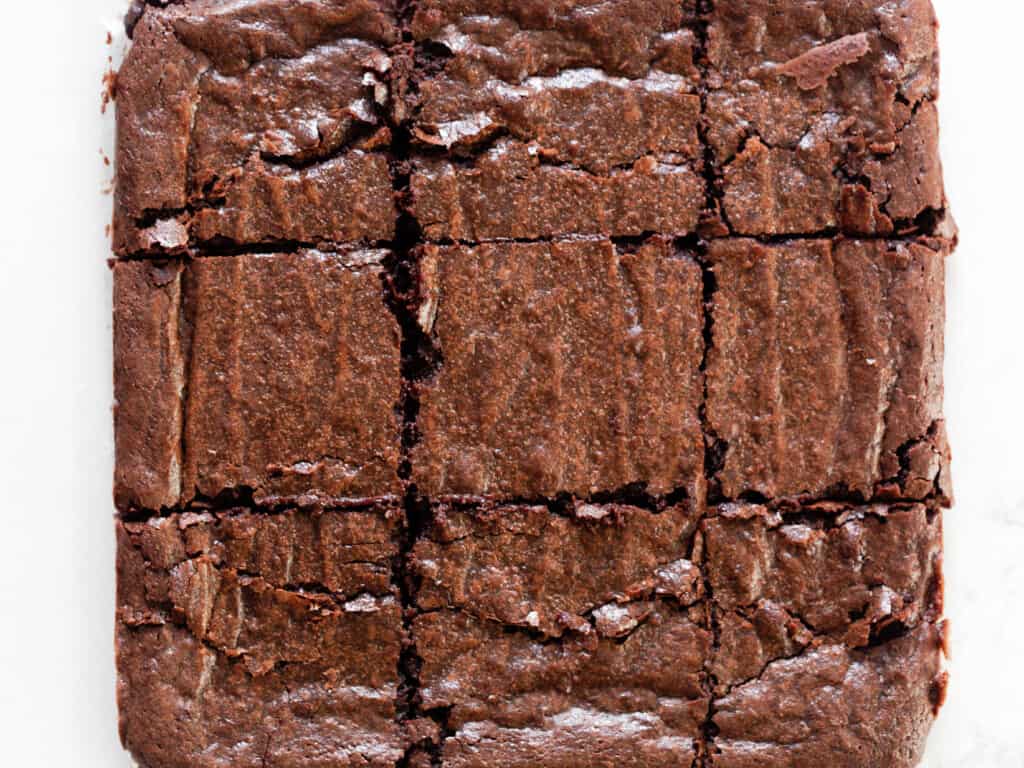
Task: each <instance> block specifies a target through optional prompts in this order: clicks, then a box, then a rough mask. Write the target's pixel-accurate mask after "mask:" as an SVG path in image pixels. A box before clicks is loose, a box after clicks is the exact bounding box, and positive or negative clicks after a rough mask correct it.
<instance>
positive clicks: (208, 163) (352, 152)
mask: <svg viewBox="0 0 1024 768" xmlns="http://www.w3.org/2000/svg"><path fill="white" fill-rule="evenodd" d="M397 39H398V27H397V21H396V19H395V14H394V10H393V9H392V8H391V4H390V3H387V2H377V1H376V0H347V1H346V2H340V3H298V2H295V0H264V2H260V3H256V4H252V3H249V4H242V5H239V4H237V3H227V2H222V1H219V0H218V1H216V2H215V1H213V0H192V1H190V2H184V3H176V4H173V5H168V6H167V7H165V8H149V9H147V11H146V13H145V14H144V15H143V17H142V19H141V21H140V22H139V24H138V26H137V27H136V28H135V31H134V42H133V45H132V47H131V49H130V51H129V52H128V55H127V57H126V60H125V62H124V65H123V66H122V68H121V71H120V73H119V76H118V83H117V103H118V110H117V132H118V154H117V190H116V206H115V211H116V213H115V222H114V223H115V227H114V229H115V232H114V250H115V252H117V253H119V254H125V253H135V252H147V251H148V252H153V251H163V252H176V251H180V250H182V249H184V248H186V247H188V246H189V245H190V244H195V243H197V242H217V243H223V242H227V243H231V244H254V243H264V242H276V241H285V240H287V241H298V242H304V243H307V244H316V243H320V242H347V241H378V240H388V239H391V238H392V237H393V235H394V226H395V219H396V214H395V206H394V202H393V191H392V182H391V178H390V174H389V169H388V161H387V157H386V155H384V154H382V153H378V152H375V151H373V149H374V147H376V146H378V145H379V144H381V143H384V144H386V143H387V141H388V137H387V133H386V131H385V132H384V133H383V134H381V135H380V136H378V137H377V138H376V139H375V138H373V137H374V134H375V133H376V132H377V131H379V130H380V129H382V128H384V119H383V109H384V105H385V104H386V102H387V98H388V85H387V79H388V76H387V72H388V70H389V69H390V67H391V59H390V57H389V55H388V46H389V45H391V44H393V43H395V42H396V41H397Z"/></svg>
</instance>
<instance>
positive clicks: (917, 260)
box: [113, 0, 956, 768]
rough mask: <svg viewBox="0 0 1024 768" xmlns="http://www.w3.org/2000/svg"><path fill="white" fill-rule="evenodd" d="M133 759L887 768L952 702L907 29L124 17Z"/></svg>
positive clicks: (505, 14) (191, 9)
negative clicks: (128, 39)
mask: <svg viewBox="0 0 1024 768" xmlns="http://www.w3.org/2000/svg"><path fill="white" fill-rule="evenodd" d="M129 26H130V34H131V36H132V38H133V41H132V46H131V49H130V51H129V52H128V55H127V58H126V61H125V63H124V66H123V68H122V70H121V72H120V74H119V76H118V80H117V88H116V98H117V104H118V116H117V128H118V151H117V161H116V165H117V186H116V193H115V206H114V227H113V249H114V253H115V255H116V256H117V260H116V261H115V264H114V308H115V317H114V337H115V338H114V342H115V349H114V363H115V395H116V399H117V403H116V410H115V426H116V469H115V502H116V505H117V509H118V521H117V536H118V576H119V578H118V612H117V669H118V693H119V706H120V713H121V714H120V722H121V735H122V740H123V741H124V743H125V745H126V747H127V748H128V749H129V750H131V752H132V753H133V755H134V756H135V758H136V759H137V760H138V761H139V762H140V763H141V764H142V765H143V766H144V768H179V767H180V768H184V767H185V766H189V767H191V766H209V767H210V768H213V767H215V766H217V767H219V766H223V767H224V768H227V767H228V766H232V768H234V767H236V766H240V767H242V768H245V767H246V766H252V768H290V767H292V766H299V765H302V766H307V765H309V766H323V768H327V767H328V766H331V767H332V768H333V767H334V766H391V767H394V768H428V766H453V767H454V768H459V767H464V768H473V767H475V766H480V768H483V767H484V766H487V767H488V768H490V766H505V767H506V768H517V767H520V768H535V767H539V768H545V767H547V768H577V767H578V766H584V765H585V766H608V768H611V767H612V766H615V767H616V768H618V767H619V766H635V768H657V767H660V766H665V767H666V768H668V767H669V766H671V767H672V768H678V767H679V766H690V767H692V768H746V767H747V766H750V767H751V768H752V767H753V766H758V768H760V767H761V766H766V767H769V768H771V767H772V766H779V767H780V768H781V766H792V767H794V768H804V767H806V768H817V767H818V766H824V765H828V766H842V767H844V768H880V767H881V766H887V767H888V766H893V767H895V768H904V767H906V768H910V766H913V765H915V764H916V763H917V762H918V760H919V758H920V755H921V753H922V750H923V746H924V743H925V738H926V735H927V732H928V728H929V726H930V724H931V722H932V719H933V717H934V715H935V713H936V712H937V710H938V707H939V706H941V704H942V701H943V698H944V696H945V690H946V676H945V673H944V672H943V669H942V657H943V653H944V650H945V649H944V644H945V626H944V623H943V620H942V610H943V602H942V580H943V576H942V514H943V513H942V509H943V507H947V506H949V505H950V504H951V502H952V492H951V486H950V467H949V462H950V454H949V447H948V445H947V443H946V436H945V427H944V421H943V414H942V386H943V384H942V364H943V360H942V357H943V351H942V345H943V332H944V306H943V303H944V296H943V282H944V263H945V259H946V258H947V256H948V255H949V253H950V251H951V249H952V247H953V246H954V245H955V242H956V231H955V225H953V223H952V219H951V218H950V217H949V215H948V213H947V211H946V201H945V196H944V192H943V182H942V170H941V164H940V161H939V156H938V151H937V137H938V119H937V112H936V100H937V96H938V89H937V73H938V66H937V51H936V36H935V32H936V20H935V17H934V13H933V11H932V8H931V4H930V3H929V2H928V1H927V0H886V1H885V2H881V1H880V0H801V2H783V1H782V0H752V1H750V2H747V1H745V0H744V1H743V2H741V1H740V0H715V2H697V1H696V0H556V1H555V2H550V1H544V0H515V1H514V2H513V1H512V0H416V2H409V1H407V0H244V1H241V2H240V1H238V0H173V1H170V0H136V2H135V4H134V6H133V11H132V14H131V18H130V20H129Z"/></svg>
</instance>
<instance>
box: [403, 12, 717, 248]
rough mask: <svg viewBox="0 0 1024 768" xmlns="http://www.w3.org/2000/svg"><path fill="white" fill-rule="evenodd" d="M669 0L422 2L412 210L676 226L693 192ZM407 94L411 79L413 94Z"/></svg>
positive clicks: (429, 233)
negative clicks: (422, 154)
mask: <svg viewBox="0 0 1024 768" xmlns="http://www.w3.org/2000/svg"><path fill="white" fill-rule="evenodd" d="M692 22H693V18H692V13H687V11H686V9H684V7H683V4H680V3H669V2H660V1H659V2H656V3H642V2H637V1H636V0H619V1H617V2H611V3H593V2H568V3H560V4H557V5H555V6H551V7H544V6H541V5H527V6H523V5H521V4H515V3H492V2H466V3H457V4H450V3H421V4H419V5H418V6H417V8H416V11H415V14H414V16H413V20H412V25H411V30H412V35H413V38H414V40H415V41H416V43H417V45H416V56H415V61H414V64H413V66H412V81H413V82H412V84H413V85H414V86H415V87H414V88H411V89H410V98H409V99H406V100H399V101H398V104H397V107H398V109H399V111H400V116H401V117H404V118H407V119H408V121H409V125H410V129H411V134H412V138H413V142H414V148H415V149H419V150H420V151H422V152H426V153H428V154H430V153H431V152H432V151H434V154H436V151H438V150H440V151H441V154H440V156H437V157H424V158H422V159H417V160H416V161H415V162H414V165H413V175H412V179H411V191H412V211H413V213H414V215H415V216H416V218H417V219H418V220H419V222H420V224H421V227H422V229H423V232H424V234H425V236H426V237H427V238H428V239H432V240H444V239H450V240H463V241H480V240H492V239H500V238H544V237H556V236H560V235H570V234H577V235H578V234H595V235H608V236H612V235H624V236H625V235H640V234H642V233H644V232H660V233H663V234H676V235H685V234H687V233H689V232H692V231H694V230H695V228H696V224H697V220H698V215H699V213H700V209H701V206H702V205H703V200H704V188H703V181H702V179H701V176H700V174H701V159H702V153H701V149H700V142H699V139H698V132H697V125H698V122H699V119H700V111H701V103H700V96H699V94H698V81H699V71H698V69H697V66H696V61H695V50H696V47H697V36H696V33H695V30H694V28H693V23H692ZM413 94H414V95H413Z"/></svg>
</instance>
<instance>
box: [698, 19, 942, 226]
mask: <svg viewBox="0 0 1024 768" xmlns="http://www.w3.org/2000/svg"><path fill="white" fill-rule="evenodd" d="M708 22H709V26H708V48H707V57H708V66H709V70H708V73H707V85H708V94H707V124H708V133H707V136H708V143H709V147H710V148H711V149H712V150H713V153H714V156H715V168H714V170H715V173H716V174H717V175H718V177H719V179H720V191H721V194H722V209H723V214H724V217H725V219H726V221H727V222H728V224H729V225H730V230H731V232H733V233H734V234H739V235H779V234H811V233H816V232H823V231H825V230H830V229H841V230H843V231H844V232H848V233H851V234H881V235H887V234H890V233H892V232H893V231H897V230H902V229H905V228H911V227H914V226H916V225H915V222H914V220H915V219H916V218H918V217H920V216H922V215H923V214H928V213H937V212H940V211H942V210H943V209H944V208H945V197H944V193H943V185H942V168H941V164H940V161H939V152H938V141H937V138H938V120H937V113H936V110H935V105H934V101H935V99H936V98H937V96H938V55H937V54H938V52H937V45H936V30H937V23H936V21H935V15H934V12H933V10H932V7H931V3H930V2H928V0H899V1H898V2H891V3H879V2H876V1H875V0H854V2H836V1H835V0H810V2H802V3H799V4H792V5H791V6H789V5H787V7H786V10H785V11H784V12H780V9H779V8H778V7H777V6H776V4H775V3H773V2H770V0H755V2H747V0H721V1H720V2H716V3H715V4H714V8H713V9H712V10H711V11H710V13H709V16H708ZM924 226H925V227H926V226H927V225H926V224H925V225H924Z"/></svg>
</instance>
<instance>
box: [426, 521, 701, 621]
mask: <svg viewBox="0 0 1024 768" xmlns="http://www.w3.org/2000/svg"><path fill="white" fill-rule="evenodd" d="M697 517H698V513H697V512H696V511H695V509H694V508H693V507H692V506H691V505H686V504H680V505H678V506H673V507H669V508H667V509H664V510H662V511H659V512H654V511H649V510H644V509H640V508H637V507H631V506H627V505H622V504H582V503H580V504H577V505H576V506H575V507H574V508H573V509H572V510H568V511H566V512H565V513H563V514H554V513H552V512H550V511H549V510H548V508H547V507H543V506H526V505H519V506H512V505H493V506H490V505H489V506H484V507H475V506H469V507H461V506H457V505H455V506H453V505H440V506H438V507H437V508H436V509H435V510H434V515H433V524H432V525H431V527H430V528H429V529H428V531H427V533H426V535H425V536H424V537H423V538H421V539H420V540H419V541H418V542H417V543H416V545H415V547H414V549H413V568H414V572H415V573H416V575H417V576H418V577H419V579H420V587H419V590H418V594H417V604H418V606H419V608H421V609H422V610H427V611H429V610H435V609H438V608H445V607H456V606H457V607H458V608H459V609H460V610H463V611H465V612H467V613H470V614H472V615H475V616H479V617H481V618H486V619H490V620H493V621H499V622H502V623H503V624H506V625H509V626H519V627H523V628H526V629H529V630H535V631H536V632H538V633H542V634H546V635H555V636H557V635H561V634H563V633H564V632H565V631H567V630H571V631H576V632H580V631H583V632H589V631H590V625H589V623H588V622H589V617H590V616H591V615H593V616H596V618H597V623H596V628H597V631H598V632H599V633H601V634H603V635H605V636H610V637H616V636H621V635H625V634H627V633H628V632H629V631H630V630H632V629H633V628H634V627H636V626H637V624H638V623H639V622H640V619H641V618H642V617H643V616H644V615H645V613H646V612H649V610H650V605H649V604H648V603H646V602H644V601H645V600H647V599H654V598H655V597H663V598H672V599H673V600H675V601H677V602H678V603H679V604H681V605H690V604H692V603H693V602H695V601H696V600H697V599H698V598H699V597H700V596H701V594H702V589H703V584H702V581H701V574H700V571H699V569H698V568H697V567H696V566H695V565H694V564H693V563H692V562H691V561H690V559H689V558H690V553H691V548H692V543H693V542H692V538H693V533H694V531H695V529H696V522H697ZM598 563H599V564H600V567H595V566H596V564H598ZM633 601H639V602H640V605H639V606H636V607H635V608H629V607H622V604H623V603H629V602H633Z"/></svg>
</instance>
